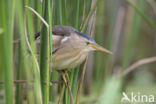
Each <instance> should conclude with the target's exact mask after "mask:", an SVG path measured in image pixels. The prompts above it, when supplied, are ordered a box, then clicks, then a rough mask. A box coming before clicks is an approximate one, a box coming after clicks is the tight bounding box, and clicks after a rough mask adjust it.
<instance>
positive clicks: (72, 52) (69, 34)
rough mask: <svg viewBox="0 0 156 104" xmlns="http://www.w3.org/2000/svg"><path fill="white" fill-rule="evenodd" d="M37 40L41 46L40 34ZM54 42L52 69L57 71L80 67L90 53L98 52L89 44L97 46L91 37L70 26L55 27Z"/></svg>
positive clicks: (37, 35)
mask: <svg viewBox="0 0 156 104" xmlns="http://www.w3.org/2000/svg"><path fill="white" fill-rule="evenodd" d="M35 38H36V43H37V44H40V34H39V33H37V34H36V36H35ZM52 40H53V56H52V67H53V68H54V69H56V70H63V69H72V68H75V67H76V66H78V65H80V64H81V63H82V62H83V61H84V60H85V58H86V57H87V55H88V52H89V51H92V50H96V49H95V48H93V47H91V46H90V45H89V44H95V45H97V44H96V42H95V41H94V40H93V39H92V38H91V37H90V36H89V35H85V34H83V33H80V32H78V31H77V30H76V29H74V28H72V27H70V26H53V35H52ZM97 46H98V45H97ZM106 51H107V50H106ZM107 52H109V51H107Z"/></svg>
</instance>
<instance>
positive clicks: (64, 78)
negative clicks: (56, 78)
mask: <svg viewBox="0 0 156 104" xmlns="http://www.w3.org/2000/svg"><path fill="white" fill-rule="evenodd" d="M62 78H63V80H64V82H65V84H66V86H67V88H68V91H69V94H70V100H71V104H74V99H73V95H72V91H71V87H70V84H69V76H68V73H67V72H66V71H65V72H64V73H62Z"/></svg>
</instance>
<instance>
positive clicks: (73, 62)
mask: <svg viewBox="0 0 156 104" xmlns="http://www.w3.org/2000/svg"><path fill="white" fill-rule="evenodd" d="M63 56H65V54H64V55H63ZM86 56H87V53H81V52H80V53H78V54H76V55H71V56H69V55H68V56H67V57H64V58H62V59H57V60H55V56H54V57H53V59H54V60H53V65H52V66H53V68H54V69H56V70H63V69H69V70H70V69H73V68H75V67H76V66H78V65H80V64H81V63H82V62H83V61H84V60H85V58H86Z"/></svg>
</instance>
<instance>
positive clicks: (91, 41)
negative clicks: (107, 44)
mask: <svg viewBox="0 0 156 104" xmlns="http://www.w3.org/2000/svg"><path fill="white" fill-rule="evenodd" d="M76 33H77V34H79V35H80V36H81V37H82V39H83V41H84V42H85V43H86V44H87V47H86V48H88V49H89V50H99V51H102V52H105V53H109V54H112V52H111V51H109V50H107V49H106V48H103V47H102V46H100V45H98V44H97V43H96V42H95V40H94V39H93V38H92V37H90V36H89V35H86V34H83V33H80V32H76Z"/></svg>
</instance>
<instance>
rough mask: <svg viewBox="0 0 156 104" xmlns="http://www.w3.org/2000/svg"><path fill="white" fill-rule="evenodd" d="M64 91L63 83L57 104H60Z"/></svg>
mask: <svg viewBox="0 0 156 104" xmlns="http://www.w3.org/2000/svg"><path fill="white" fill-rule="evenodd" d="M64 91H65V83H63V85H62V89H61V95H60V98H59V101H58V104H62V101H63V96H64Z"/></svg>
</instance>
